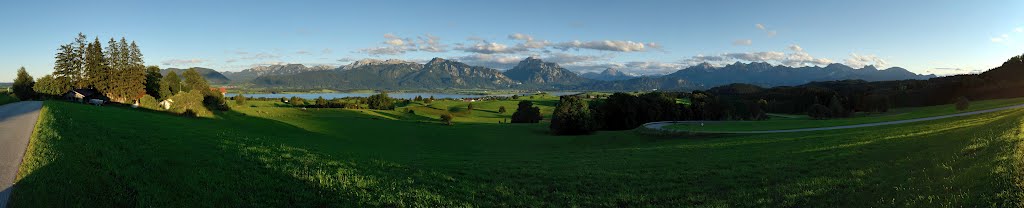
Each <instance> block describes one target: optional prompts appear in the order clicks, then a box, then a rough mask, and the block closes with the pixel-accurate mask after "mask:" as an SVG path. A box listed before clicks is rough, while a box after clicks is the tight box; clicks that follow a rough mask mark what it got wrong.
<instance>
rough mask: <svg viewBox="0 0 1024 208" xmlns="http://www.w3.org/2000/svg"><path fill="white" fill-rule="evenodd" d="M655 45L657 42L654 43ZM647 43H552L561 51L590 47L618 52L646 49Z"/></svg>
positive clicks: (617, 41)
mask: <svg viewBox="0 0 1024 208" xmlns="http://www.w3.org/2000/svg"><path fill="white" fill-rule="evenodd" d="M654 45H657V44H654ZM647 46H648V44H646V43H642V42H633V41H623V40H600V41H587V42H583V41H579V40H574V41H569V42H561V43H557V44H555V45H554V47H555V48H556V49H560V50H563V51H566V50H570V49H573V50H579V49H591V50H601V51H618V52H638V51H644V50H646V47H647Z"/></svg>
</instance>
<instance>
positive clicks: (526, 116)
mask: <svg viewBox="0 0 1024 208" xmlns="http://www.w3.org/2000/svg"><path fill="white" fill-rule="evenodd" d="M543 118H544V117H541V115H540V108H538V107H534V106H533V102H530V101H529V100H524V101H519V108H518V109H516V112H515V113H512V123H538V122H540V120H541V119H543Z"/></svg>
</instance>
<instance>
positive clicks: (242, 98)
mask: <svg viewBox="0 0 1024 208" xmlns="http://www.w3.org/2000/svg"><path fill="white" fill-rule="evenodd" d="M234 99H235V104H238V105H245V95H242V93H238V95H235V98H234Z"/></svg>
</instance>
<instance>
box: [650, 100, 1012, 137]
mask: <svg viewBox="0 0 1024 208" xmlns="http://www.w3.org/2000/svg"><path fill="white" fill-rule="evenodd" d="M1017 108H1024V104H1020V105H1014V106H1006V107H1000V108H993V109H987V110H979V111H971V112H964V113H957V114H949V115H942V116H933V117H925V118H915V119H907V120H899V121H886V122H878V123H866V124H856V125H847V126H830V127H818V128H806V129H785V130H764V131H694V132H698V133H724V134H765V133H787V132H805V131H826V130H836V129H852V128H862V127H872V126H884V125H894V124H904V123H912V122H920V121H931V120H937V119H944V118H952V117H960V116H969V115H976V114H982V113H991V112H996V111H1002V110H1009V109H1017ZM713 122H716V121H659V122H651V123H646V124H644V125H643V126H644V127H645V128H649V129H657V130H664V131H675V132H685V131H687V130H682V129H668V128H665V127H666V126H669V125H672V124H677V123H713Z"/></svg>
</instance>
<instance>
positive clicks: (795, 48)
mask: <svg viewBox="0 0 1024 208" xmlns="http://www.w3.org/2000/svg"><path fill="white" fill-rule="evenodd" d="M788 48H789V50H792V51H793V52H803V51H804V48H803V47H800V45H797V44H793V45H789V47H788Z"/></svg>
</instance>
